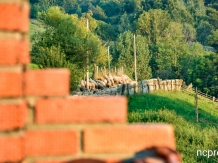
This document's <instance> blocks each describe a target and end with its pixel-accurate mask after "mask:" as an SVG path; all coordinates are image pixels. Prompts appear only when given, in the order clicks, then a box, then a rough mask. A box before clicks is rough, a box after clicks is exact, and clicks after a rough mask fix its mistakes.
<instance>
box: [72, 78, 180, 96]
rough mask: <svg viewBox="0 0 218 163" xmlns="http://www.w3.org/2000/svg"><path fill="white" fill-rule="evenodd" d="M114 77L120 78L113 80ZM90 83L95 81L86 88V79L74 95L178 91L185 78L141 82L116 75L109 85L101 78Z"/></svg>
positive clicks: (119, 94)
mask: <svg viewBox="0 0 218 163" xmlns="http://www.w3.org/2000/svg"><path fill="white" fill-rule="evenodd" d="M114 78H116V79H118V80H113V79H114ZM90 81H91V82H90V83H94V86H92V85H91V84H90V89H85V85H86V83H85V81H82V82H81V85H80V86H79V89H78V90H77V91H74V92H72V94H73V95H84V96H88V95H92V96H110V95H118V96H121V95H134V94H145V93H150V92H154V91H157V90H164V91H176V90H181V87H182V84H183V80H182V79H173V80H162V79H159V78H157V79H149V80H142V81H139V82H136V81H132V80H131V79H129V77H128V76H126V75H125V78H124V77H123V76H120V77H118V76H116V77H113V76H112V77H111V83H113V84H112V86H111V85H107V83H108V82H107V80H106V79H104V78H101V79H99V80H96V81H94V80H92V79H90ZM104 81H105V82H104Z"/></svg>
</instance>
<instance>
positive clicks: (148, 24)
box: [136, 9, 170, 44]
mask: <svg viewBox="0 0 218 163" xmlns="http://www.w3.org/2000/svg"><path fill="white" fill-rule="evenodd" d="M169 23H170V15H169V14H168V13H167V12H166V11H163V10H159V9H157V10H149V11H148V12H143V13H142V14H141V15H140V17H139V19H138V20H137V22H136V24H137V34H141V35H143V36H145V37H147V38H148V42H149V44H150V43H151V44H156V42H158V41H159V39H160V38H161V36H163V31H164V30H165V29H166V28H167V27H168V26H169Z"/></svg>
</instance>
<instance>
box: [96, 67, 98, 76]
mask: <svg viewBox="0 0 218 163" xmlns="http://www.w3.org/2000/svg"><path fill="white" fill-rule="evenodd" d="M96 74H97V75H98V66H97V67H96Z"/></svg>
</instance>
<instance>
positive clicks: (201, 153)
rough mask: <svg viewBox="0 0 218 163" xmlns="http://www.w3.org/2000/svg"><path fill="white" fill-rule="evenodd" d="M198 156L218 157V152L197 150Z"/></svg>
mask: <svg viewBox="0 0 218 163" xmlns="http://www.w3.org/2000/svg"><path fill="white" fill-rule="evenodd" d="M197 156H204V157H207V158H210V157H218V150H197Z"/></svg>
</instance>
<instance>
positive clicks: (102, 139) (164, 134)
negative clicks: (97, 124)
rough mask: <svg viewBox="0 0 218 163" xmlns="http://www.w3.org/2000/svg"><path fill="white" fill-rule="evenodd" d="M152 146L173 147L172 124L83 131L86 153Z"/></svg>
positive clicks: (127, 151)
mask: <svg viewBox="0 0 218 163" xmlns="http://www.w3.org/2000/svg"><path fill="white" fill-rule="evenodd" d="M153 146H156V147H169V148H172V149H175V140H174V133H173V128H172V126H170V125H160V124H159V125H130V126H127V127H108V128H87V129H85V131H84V151H85V152H87V153H104V152H106V153H113V152H114V153H117V152H120V153H132V152H136V151H141V150H143V149H146V148H150V147H153Z"/></svg>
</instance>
